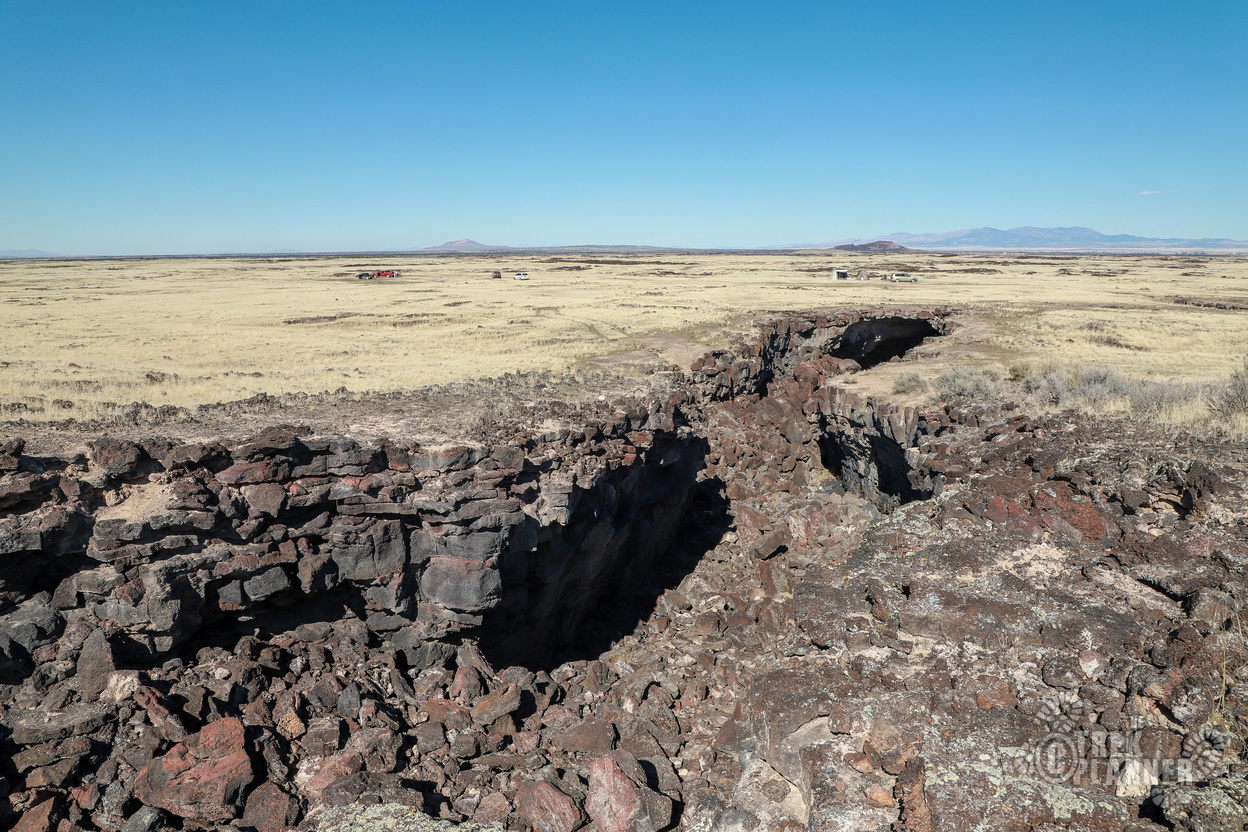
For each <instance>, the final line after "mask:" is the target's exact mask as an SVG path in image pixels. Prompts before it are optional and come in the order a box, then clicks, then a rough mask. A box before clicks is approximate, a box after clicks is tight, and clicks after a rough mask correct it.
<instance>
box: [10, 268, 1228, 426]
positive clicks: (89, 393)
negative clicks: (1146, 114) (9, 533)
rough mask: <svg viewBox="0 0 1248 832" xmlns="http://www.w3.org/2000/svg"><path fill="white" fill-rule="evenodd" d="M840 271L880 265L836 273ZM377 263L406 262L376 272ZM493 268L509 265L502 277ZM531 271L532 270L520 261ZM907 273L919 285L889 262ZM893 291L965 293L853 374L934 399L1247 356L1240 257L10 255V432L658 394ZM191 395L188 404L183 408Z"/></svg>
mask: <svg viewBox="0 0 1248 832" xmlns="http://www.w3.org/2000/svg"><path fill="white" fill-rule="evenodd" d="M834 268H847V269H849V270H850V272H851V274H857V273H858V272H867V273H870V274H872V275H873V279H871V280H867V281H858V280H850V281H848V282H846V281H832V280H831V279H830V275H831V272H832V270H833V269H834ZM380 269H396V270H401V271H402V276H401V277H383V278H377V279H373V280H359V279H357V278H356V275H357V273H359V272H364V271H374V270H380ZM496 270H498V271H501V272H502V273H503V279H493V278H491V273H492V272H494V271H496ZM519 271H525V272H527V273H528V274H529V276H530V279H529V280H527V281H519V280H514V279H512V275H513V274H514V273H516V272H519ZM899 271H902V272H909V273H911V274H913V275H915V276H916V277H917V278H918V280H917V282H916V283H892V282H887V281H884V280H881V279H880V278H881V277H882V276H884V275H885V274H888V273H891V272H899ZM1182 299H1189V300H1190V299H1195V300H1196V301H1197V302H1198V303H1200V304H1214V303H1216V304H1219V305H1220V306H1221V308H1219V306H1214V305H1192V304H1191V303H1184V302H1180V301H1181V300H1182ZM894 306H927V307H932V306H944V307H950V308H953V309H955V310H956V317H955V320H956V321H957V322H958V324H959V328H958V329H957V331H956V332H955V333H954V334H953V335H951V336H949V337H947V338H944V339H941V340H940V342H939V343H932V344H926V345H924V346H922V347H920V348H919V349H918V350H916V351H915V353H914V354H913V355H912V356H911V357H909V358H907V360H906V361H903V362H901V363H900V364H891V365H884V366H881V367H878V368H875V369H874V370H872V371H870V372H868V373H863V374H862V375H861V377H860V378H859V379H856V381H858V383H861V384H862V385H863V388H862V389H863V390H864V391H865V392H868V393H874V392H878V393H890V392H891V393H897V394H898V395H897V397H898V398H903V399H905V398H909V399H912V400H914V401H916V402H917V401H922V400H924V399H925V397H930V395H931V393H930V392H924V391H918V390H913V391H909V392H908V393H906V394H900V393H899V391H894V390H893V388H894V387H895V386H898V385H897V383H896V377H897V376H898V375H900V374H902V373H917V374H918V375H919V376H920V377H921V378H923V379H932V378H935V377H937V376H939V375H940V374H941V373H944V372H947V371H948V370H950V369H951V368H963V369H966V368H972V369H975V368H978V369H986V370H988V371H989V373H990V374H995V375H999V376H1000V377H1002V378H1008V377H1011V375H1012V376H1013V377H1014V378H1018V377H1019V376H1020V372H1027V371H1030V372H1040V373H1041V374H1043V373H1046V372H1049V371H1051V370H1052V369H1053V368H1060V367H1066V368H1079V367H1085V366H1088V365H1098V366H1103V367H1108V368H1112V369H1114V370H1116V371H1117V372H1119V373H1121V374H1122V375H1123V376H1124V377H1125V378H1127V379H1130V380H1134V381H1149V380H1151V381H1157V382H1167V383H1176V384H1207V383H1213V382H1216V381H1218V380H1219V379H1225V378H1226V377H1227V376H1228V375H1229V374H1231V373H1232V372H1233V371H1235V370H1236V369H1237V368H1240V367H1242V366H1243V364H1244V360H1245V356H1248V258H1235V257H1163V256H1145V255H1089V256H1068V255H1056V254H1054V255H1048V254H1037V255H1012V254H962V253H959V254H934V253H927V252H918V251H916V252H905V253H898V254H858V253H846V252H833V251H826V250H820V251H809V252H796V253H791V252H785V253H775V254H736V253H727V254H686V253H672V252H647V253H639V254H604V255H590V254H579V253H556V254H549V253H547V254H535V255H525V256H514V255H510V254H507V255H498V254H484V255H451V256H446V255H442V256H434V255H420V254H417V255H406V256H382V257H367V256H365V257H362V256H359V255H355V256H343V257H267V258H204V259H186V258H156V259H133V260H122V259H101V260H83V261H68V260H48V261H7V262H2V261H0V332H3V333H4V336H3V340H2V341H0V419H3V420H8V421H9V423H10V424H9V427H8V428H6V429H5V432H6V433H16V434H21V433H23V432H24V431H25V432H29V427H30V425H31V424H32V423H44V424H45V425H47V427H49V428H51V427H52V425H51V424H48V423H61V429H70V428H71V427H72V425H66V424H64V423H65V421H66V420H69V419H72V420H74V423H73V425H77V426H78V427H79V428H82V429H87V428H90V429H96V430H98V429H99V428H100V427H107V426H108V425H109V424H110V423H114V424H120V423H121V422H124V421H125V420H126V419H131V420H133V418H134V417H135V412H136V411H135V408H133V407H129V409H128V410H127V406H129V405H132V404H133V403H147V404H150V405H152V406H153V407H156V408H161V407H165V408H166V409H165V411H162V412H163V413H164V414H165V415H164V416H160V415H156V416H152V415H151V413H150V409H147V411H148V418H151V419H155V420H157V421H159V420H160V419H165V420H166V421H170V420H172V421H178V419H179V418H180V419H181V420H182V421H184V422H188V421H196V422H200V423H203V422H205V421H206V420H207V419H208V417H209V416H210V415H211V414H212V413H215V414H217V415H227V416H228V415H230V414H235V415H237V414H238V413H242V412H244V411H247V412H250V411H248V408H247V407H246V406H242V405H240V406H237V407H235V408H234V409H232V410H231V409H229V408H227V409H224V410H222V409H216V410H211V412H210V411H208V410H197V409H196V408H197V407H199V406H201V405H208V404H210V403H216V402H231V401H238V400H245V399H249V398H250V397H254V396H256V395H257V394H267V395H269V396H273V397H278V398H279V399H280V400H283V401H286V402H287V403H288V404H289V405H290V406H291V408H294V407H295V406H296V405H297V404H298V402H300V401H303V402H306V403H308V405H309V407H310V406H311V405H312V404H314V403H321V404H324V403H325V402H327V401H334V402H340V403H343V404H344V405H347V404H349V403H350V402H353V401H359V400H361V399H362V398H368V397H369V396H370V395H375V394H381V393H386V394H392V393H394V392H395V391H400V392H404V393H408V392H411V391H418V390H419V389H421V388H427V387H429V386H431V385H436V386H438V387H439V389H441V390H443V391H444V392H445V391H451V390H458V391H459V392H460V396H459V398H458V399H456V400H454V401H453V402H452V403H451V404H450V405H446V404H445V402H444V404H443V405H440V406H432V407H429V408H427V409H426V410H425V411H424V416H425V417H426V418H427V419H434V420H435V421H436V419H437V418H443V419H446V418H449V416H450V415H451V414H450V413H449V412H448V410H449V411H455V410H458V409H461V408H468V409H472V408H473V407H477V408H479V407H480V406H482V405H483V404H485V402H483V401H482V399H483V397H485V398H488V397H489V395H490V394H489V391H490V390H493V389H496V388H497V384H493V386H492V385H491V384H478V385H476V386H474V385H473V384H466V383H468V382H472V381H473V380H481V379H491V378H496V377H499V376H503V375H504V374H506V373H511V374H516V373H521V374H526V375H521V376H520V377H519V378H518V379H517V377H515V376H514V375H513V376H512V377H511V378H512V380H513V381H512V382H511V383H509V384H510V386H511V387H513V388H517V389H519V388H524V389H523V390H522V391H521V392H522V394H523V396H532V397H542V396H556V397H561V398H564V399H568V400H576V399H583V398H585V397H586V396H591V395H598V394H616V393H619V392H628V391H629V390H630V389H635V391H636V392H642V391H644V390H645V389H648V388H649V389H652V388H653V386H654V385H655V384H658V383H660V382H659V381H657V380H656V378H657V377H656V376H655V375H654V374H653V373H651V374H647V373H646V371H647V370H655V369H658V370H663V369H666V368H670V367H671V366H672V365H677V366H681V367H687V366H688V363H689V362H690V361H691V360H692V359H693V358H695V357H697V356H698V355H701V354H702V353H703V352H705V351H706V350H707V349H708V348H711V347H716V346H726V345H727V344H728V343H729V341H730V340H731V338H732V337H733V336H734V334H736V333H743V332H747V331H748V330H749V329H750V328H751V326H752V324H753V322H754V321H755V320H757V319H758V318H759V317H760V316H765V315H766V314H767V313H769V312H775V311H784V310H821V309H833V308H845V307H855V308H870V307H894ZM1020 368H1022V370H1020ZM1037 368H1038V369H1037ZM533 374H540V376H539V377H534V376H533ZM660 375H661V374H660ZM517 385H518V387H517ZM300 394H317V395H315V396H313V397H312V398H308V397H306V396H300ZM282 397H285V399H282ZM390 398H391V399H393V398H394V396H390ZM400 398H402V397H400ZM417 398H419V396H417ZM166 406H168V407H166ZM413 407H415V405H413ZM177 408H183V409H185V412H183V413H180V415H179V416H178V417H176V418H175V417H171V416H169V415H168V414H169V413H171V412H173V410H174V409H177ZM256 408H260V409H263V408H262V407H261V406H260V405H256V404H255V403H254V402H253V404H252V408H251V409H252V410H255V409H256ZM291 408H287V409H291ZM417 410H419V408H417ZM413 412H415V411H413ZM127 414H128V415H127ZM188 414H189V415H188ZM285 418H287V419H291V418H298V416H297V415H293V416H292V415H289V414H287V416H286V417H285ZM357 418H358V414H353V415H350V416H348V417H347V418H346V420H345V424H344V427H352V426H353V420H357ZM15 420H21V426H16V425H13V424H12V423H13V422H14V421H15ZM354 426H355V427H359V425H354ZM375 427H377V429H378V430H384V429H385V427H384V425H378V426H375Z"/></svg>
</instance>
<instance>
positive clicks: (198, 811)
mask: <svg viewBox="0 0 1248 832" xmlns="http://www.w3.org/2000/svg"><path fill="white" fill-rule="evenodd" d="M254 779H255V774H254V772H253V771H252V767H251V758H250V757H248V756H247V750H246V740H245V739H244V736H243V723H242V722H240V721H239V720H237V719H235V718H232V717H231V718H228V719H220V720H217V721H216V722H212V723H209V724H208V725H206V726H205V727H204V729H203V730H202V731H200V732H199V733H198V734H195V735H194V736H192V737H190V738H189V739H188V740H187V741H186V742H185V743H180V744H178V745H175V746H174V747H173V748H172V749H170V750H169V753H167V754H165V755H164V756H163V757H157V758H156V759H154V760H152V761H151V762H150V763H148V764H147V766H145V767H144V768H143V770H142V771H140V772H139V776H138V777H137V778H136V779H135V782H134V795H135V797H137V798H138V799H139V800H140V801H142V802H143V803H146V804H147V805H149V806H156V807H159V808H161V809H165V810H166V811H168V812H171V813H173V814H174V815H177V816H180V817H184V818H190V819H192V820H198V821H207V822H215V821H226V820H231V819H233V818H234V817H235V815H237V814H238V809H239V808H240V807H241V806H242V803H243V795H244V793H245V792H246V790H247V787H248V786H250V785H251V782H252V780H254Z"/></svg>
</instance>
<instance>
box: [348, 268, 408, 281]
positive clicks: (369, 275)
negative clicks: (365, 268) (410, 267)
mask: <svg viewBox="0 0 1248 832" xmlns="http://www.w3.org/2000/svg"><path fill="white" fill-rule="evenodd" d="M402 276H403V272H401V271H398V270H396V269H385V270H383V271H379V272H360V273H359V274H357V275H356V276H355V279H356V280H372V279H373V278H374V277H402Z"/></svg>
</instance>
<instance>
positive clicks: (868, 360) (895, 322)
mask: <svg viewBox="0 0 1248 832" xmlns="http://www.w3.org/2000/svg"><path fill="white" fill-rule="evenodd" d="M939 334H940V333H939V332H937V331H936V328H935V327H934V326H933V325H932V323H931V322H930V321H928V320H926V319H923V318H872V319H869V320H865V321H859V322H858V323H855V324H850V325H849V326H847V327H846V328H845V331H844V332H842V333H841V334H840V335H838V336H837V337H836V339H835V340H833V342H832V345H831V349H829V350H828V353H829V354H830V355H834V356H836V357H837V358H852V359H854V360H855V361H857V362H858V363H859V364H861V365H862V368H863V369H864V370H865V369H868V368H870V367H874V366H875V365H876V364H883V363H884V362H885V361H890V360H892V359H893V358H899V357H901V356H903V355H905V354H906V353H907V352H909V351H910V350H912V349H914V348H915V347H917V346H918V345H919V344H921V343H923V339H924V338H927V337H929V336H932V335H939Z"/></svg>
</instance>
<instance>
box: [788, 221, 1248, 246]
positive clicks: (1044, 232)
mask: <svg viewBox="0 0 1248 832" xmlns="http://www.w3.org/2000/svg"><path fill="white" fill-rule="evenodd" d="M881 239H883V240H889V241H892V242H893V243H896V244H898V245H903V246H907V247H909V248H921V249H928V250H933V249H934V250H948V251H1010V250H1034V249H1043V250H1049V251H1141V250H1143V251H1245V250H1248V242H1246V241H1243V240H1228V239H1225V238H1220V237H1219V238H1214V237H1204V238H1201V239H1184V238H1180V237H1136V236H1134V235H1132V234H1102V233H1101V232H1099V231H1096V230H1094V229H1091V228H1084V227H1083V226H1078V225H1076V226H1070V227H1067V228H1037V227H1035V226H1031V225H1024V226H1021V227H1019V228H1008V229H1005V230H1002V229H1000V228H989V227H985V228H960V229H958V230H957V231H945V232H942V233H938V234H909V233H906V232H904V231H899V232H896V233H893V234H884V235H881V236H880V237H866V238H862V239H855V240H837V241H835V242H830V243H819V244H817V245H814V246H810V247H811V248H839V247H842V246H844V245H846V244H851V245H852V244H860V243H864V242H869V241H871V240H881Z"/></svg>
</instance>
